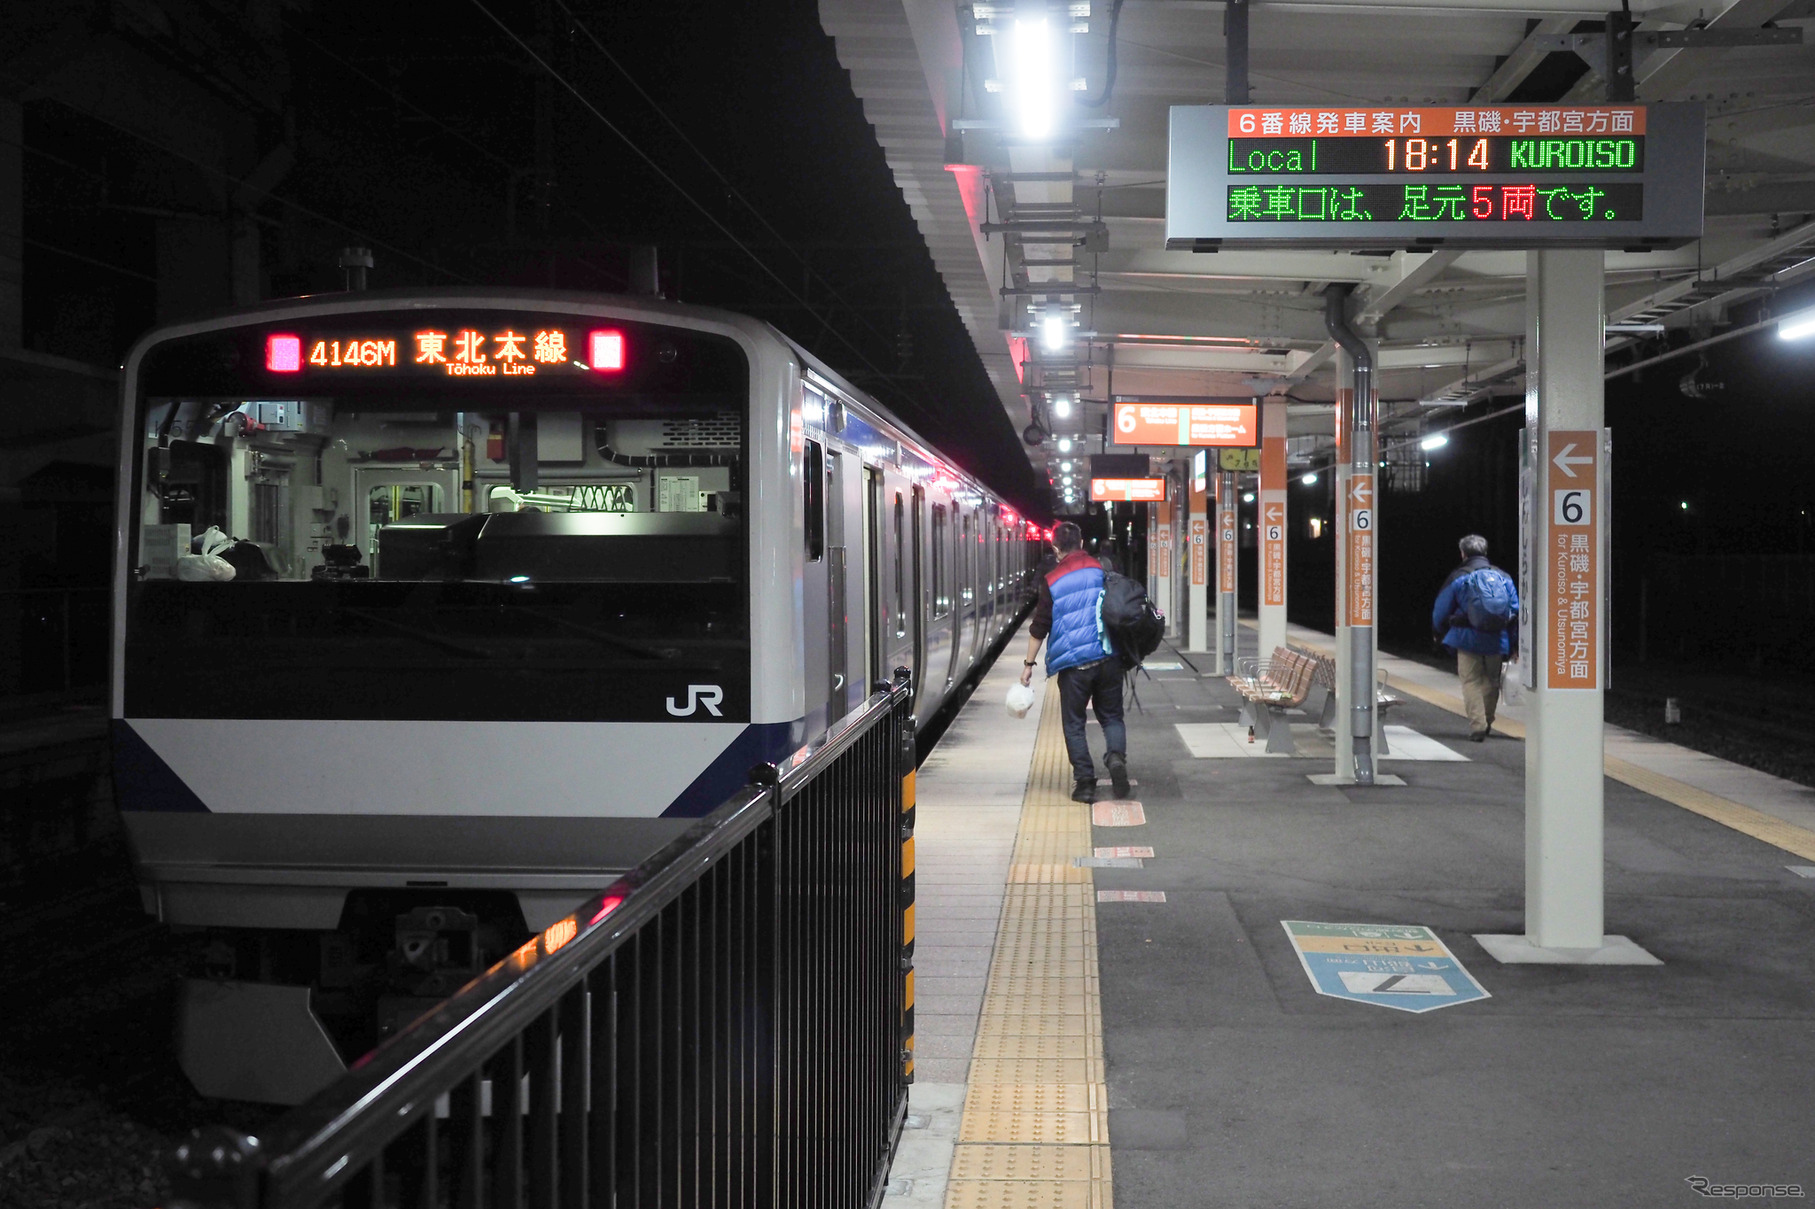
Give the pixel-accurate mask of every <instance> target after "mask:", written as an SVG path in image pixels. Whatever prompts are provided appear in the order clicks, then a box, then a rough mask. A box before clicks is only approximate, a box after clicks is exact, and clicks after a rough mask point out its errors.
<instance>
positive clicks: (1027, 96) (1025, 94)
mask: <svg viewBox="0 0 1815 1209" xmlns="http://www.w3.org/2000/svg"><path fill="white" fill-rule="evenodd" d="M1013 43H1014V52H1013V53H1014V73H1015V74H1014V96H1015V109H1016V117H1017V118H1018V119H1019V121H1020V126H1021V134H1022V135H1023V136H1024V137H1026V138H1030V139H1044V138H1049V137H1050V136H1051V135H1052V128H1053V110H1054V109H1055V108H1056V107H1057V106H1056V104H1055V102H1056V101H1057V99H1058V98H1057V93H1058V89H1057V88H1056V87H1054V78H1053V77H1054V74H1055V73H1054V71H1053V68H1054V63H1053V46H1052V27H1051V26H1050V25H1049V24H1048V23H1047V20H1046V18H1045V17H1044V16H1039V17H1019V16H1017V17H1016V18H1015V32H1014V38H1013Z"/></svg>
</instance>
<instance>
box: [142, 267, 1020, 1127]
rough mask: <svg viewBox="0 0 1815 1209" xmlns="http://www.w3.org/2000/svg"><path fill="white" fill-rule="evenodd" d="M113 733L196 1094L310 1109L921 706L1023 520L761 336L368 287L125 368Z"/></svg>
mask: <svg viewBox="0 0 1815 1209" xmlns="http://www.w3.org/2000/svg"><path fill="white" fill-rule="evenodd" d="M124 391H125V399H124V408H123V415H124V417H125V418H124V422H123V425H122V435H121V443H120V458H121V462H120V465H121V476H120V483H121V493H120V503H119V515H118V521H119V541H118V544H117V550H116V567H115V583H116V589H115V592H116V610H115V627H114V634H113V652H112V654H113V664H112V666H113V673H112V685H111V706H112V709H111V714H112V720H113V721H112V726H113V738H114V760H115V775H116V784H117V791H118V796H119V804H120V808H121V811H122V815H123V817H124V819H125V824H126V829H127V833H128V836H129V838H130V841H131V844H132V847H133V853H134V859H135V862H136V865H137V870H138V875H139V879H140V884H141V889H142V893H143V896H144V900H145V905H146V909H147V910H148V911H150V912H152V913H154V914H156V915H157V916H158V917H159V918H161V919H163V920H164V921H166V922H168V923H169V924H171V925H172V926H174V927H176V928H179V929H184V930H187V931H189V932H191V933H193V934H194V935H195V937H196V938H197V953H198V957H197V961H198V969H197V970H196V971H195V973H196V976H195V977H194V978H191V979H190V980H188V981H187V982H186V983H185V991H184V1000H185V1002H184V1012H183V1022H184V1023H183V1025H182V1035H181V1036H180V1037H179V1047H180V1050H181V1056H182V1060H183V1063H184V1066H185V1069H186V1070H187V1071H188V1072H189V1073H190V1075H191V1078H192V1079H194V1080H195V1082H196V1083H197V1085H198V1087H200V1088H201V1090H203V1091H204V1093H206V1094H211V1095H224V1096H235V1097H240V1098H256V1099H266V1100H275V1101H291V1100H295V1099H297V1098H299V1097H300V1096H302V1095H305V1094H307V1092H308V1091H310V1090H312V1088H313V1087H314V1086H317V1085H319V1084H320V1083H321V1082H322V1081H324V1079H325V1078H326V1077H328V1076H330V1075H331V1074H332V1073H333V1071H334V1070H336V1069H338V1063H339V1061H341V1060H343V1059H344V1058H345V1057H346V1056H348V1055H349V1054H356V1053H358V1052H363V1047H364V1046H367V1045H369V1044H370V1043H371V1042H372V1041H373V1040H375V1039H376V1037H377V1036H380V1035H382V1034H383V1032H384V1031H385V1030H387V1029H388V1028H390V1027H392V1026H394V1025H395V1024H396V1023H399V1022H402V1021H405V1020H407V1019H408V1018H409V1017H410V1016H412V1015H414V1014H415V1013H416V1012H417V1011H420V1010H421V1008H422V1006H423V1005H424V1004H426V1003H427V1002H430V1001H432V1000H434V999H437V998H439V997H441V996H442V995H445V994H446V993H447V992H448V991H450V990H452V989H453V988H454V987H455V986H458V985H459V984H460V983H461V982H463V981H465V979H466V978H467V977H470V975H471V973H473V972H476V971H477V970H478V969H481V968H483V966H484V965H485V964H487V963H488V961H489V960H491V959H495V957H497V956H501V955H502V953H503V952H505V951H507V950H508V947H509V946H511V945H512V944H514V943H516V941H517V940H518V939H520V938H521V937H522V936H523V935H527V934H528V932H530V931H533V930H536V929H539V928H541V927H544V926H546V924H547V923H548V922H550V921H552V920H553V919H555V918H558V917H559V916H561V915H562V914H564V913H565V912H566V911H567V910H568V909H570V908H571V906H572V905H573V903H574V901H576V900H577V899H578V898H579V897H580V896H582V895H583V894H585V893H586V892H588V891H593V890H596V889H597V888H598V887H599V886H600V884H601V882H602V880H605V879H608V878H609V877H610V876H611V875H612V874H614V873H615V872H617V871H621V870H623V869H625V868H628V867H629V866H631V865H632V864H634V863H635V862H636V861H637V860H639V859H641V858H642V857H643V856H644V855H646V854H648V853H650V852H652V851H654V850H655V849H656V848H657V847H659V846H660V845H661V844H663V843H665V842H666V841H667V840H669V839H671V838H673V837H674V836H675V835H677V834H679V833H680V832H681V831H682V830H683V829H684V828H685V827H686V826H687V825H688V823H689V822H690V821H691V820H692V819H693V818H696V817H698V816H700V815H702V814H704V813H706V812H708V811H709V810H711V809H712V808H713V807H714V806H716V805H717V804H718V803H719V802H720V801H722V800H724V798H726V797H727V796H729V794H730V793H732V792H733V791H735V789H736V788H737V787H738V786H739V785H741V784H742V783H743V781H744V779H745V775H746V773H747V771H748V770H749V768H750V767H751V766H752V765H753V764H755V763H757V762H759V761H775V760H778V759H780V758H782V757H784V756H785V755H787V754H788V753H790V752H792V751H794V750H796V749H798V748H799V747H800V746H801V745H802V744H803V743H806V742H808V741H810V740H811V739H812V738H813V737H814V736H815V735H817V734H819V733H822V732H823V731H824V730H825V729H826V728H827V726H828V725H829V724H830V723H832V722H835V721H836V720H837V719H838V718H839V717H841V716H842V715H843V714H845V713H846V712H847V711H849V710H850V709H851V708H852V707H853V706H854V705H855V704H857V703H860V702H861V701H862V700H863V699H864V697H865V696H866V695H867V693H868V691H869V686H870V685H871V684H872V683H873V682H874V681H876V680H877V679H880V678H884V677H886V676H887V675H888V674H889V672H890V670H891V669H893V668H895V667H898V666H900V667H908V668H911V669H912V670H913V671H914V673H915V684H916V686H917V694H918V695H917V700H916V709H917V714H918V716H920V717H921V718H926V717H929V716H931V715H932V714H933V713H934V712H935V711H937V710H938V709H939V707H940V706H941V705H942V704H943V703H944V702H945V700H946V699H947V697H948V695H949V694H951V693H952V692H953V691H954V689H955V688H956V687H957V686H958V685H959V684H960V683H961V682H962V681H963V679H964V677H965V676H966V675H967V674H968V673H969V672H971V671H972V670H973V669H974V668H976V667H977V666H978V665H979V664H980V662H981V661H982V660H984V659H985V658H986V657H987V652H988V650H989V648H990V647H991V645H992V644H993V643H995V642H996V641H997V640H998V639H1000V638H1001V637H1002V636H1003V635H1004V633H1005V632H1006V630H1007V628H1008V627H1010V626H1011V625H1012V624H1013V621H1014V618H1015V616H1016V613H1017V611H1018V608H1019V606H1020V604H1021V602H1022V601H1023V599H1024V588H1025V582H1026V580H1027V577H1028V576H1029V575H1030V574H1031V573H1032V570H1033V567H1034V564H1035V561H1036V559H1037V556H1038V544H1037V543H1036V542H1035V541H1034V540H1032V536H1033V531H1032V530H1031V529H1030V527H1029V526H1028V525H1027V524H1026V523H1025V522H1024V521H1022V520H1021V519H1019V518H1017V517H1016V516H1014V514H1013V513H1012V512H1011V511H1010V510H1008V509H1007V508H1006V507H1004V506H1003V504H1002V503H1001V502H1000V501H999V500H997V499H996V498H994V497H993V496H992V495H991V494H990V492H989V491H988V490H987V489H986V488H985V487H984V486H983V485H982V484H980V483H978V482H976V481H974V480H972V479H970V478H969V477H967V476H966V475H964V474H962V473H961V472H959V471H957V470H955V469H953V468H952V467H951V465H950V464H949V463H948V462H946V461H945V460H943V459H941V457H940V456H939V454H938V452H937V450H936V449H934V448H933V447H932V446H931V445H929V444H928V443H926V442H924V441H922V440H920V439H919V438H918V437H916V436H915V435H914V434H913V433H912V432H910V431H909V430H908V429H907V428H905V427H904V426H903V425H901V424H899V423H897V422H896V421H895V420H894V419H893V418H892V417H890V416H889V415H888V414H887V412H886V411H885V410H884V409H882V408H881V407H879V406H878V405H877V404H876V403H875V402H874V401H873V400H871V399H869V398H867V397H866V396H864V395H863V394H862V393H861V392H859V391H857V390H855V389H853V388H851V387H850V386H849V384H847V383H845V382H844V381H842V380H841V379H840V378H839V377H838V376H837V375H836V374H835V373H833V372H832V371H831V370H829V369H828V368H827V367H825V366H824V365H822V364H820V363H819V362H817V361H816V360H815V359H814V358H812V357H811V356H810V355H809V354H807V353H805V352H804V351H803V350H802V349H800V348H799V347H798V346H796V345H794V344H792V343H791V342H789V341H788V340H787V339H786V338H784V337H782V336H781V335H780V334H779V333H777V332H776V331H774V330H773V329H772V328H770V327H768V326H767V325H765V324H762V323H760V322H757V321H754V320H751V319H748V318H745V317H742V316H738V315H734V314H729V313H725V312H718V311H709V310H702V309H698V308H691V307H685V306H681V305H677V304H672V303H666V302H662V301H660V300H656V299H643V298H631V297H611V296H597V295H578V294H557V293H529V292H522V291H490V290H487V291H477V290H467V291H427V292H409V293H378V292H374V293H357V294H347V295H339V296H331V297H322V298H303V299H297V300H293V301H289V302H282V303H273V304H269V305H266V306H262V307H258V308H253V309H249V310H244V311H239V312H235V313H233V314H230V315H227V316H223V317H220V318H217V319H213V320H208V321H203V322H196V323H191V324H185V325H180V326H175V327H170V328H165V329H161V330H159V331H156V332H153V333H152V334H150V335H149V336H147V337H146V338H145V339H144V340H142V341H141V342H140V343H139V344H138V345H137V346H136V347H135V348H134V349H133V351H132V353H131V354H130V356H129V359H128V361H127V364H126V367H125V374H124Z"/></svg>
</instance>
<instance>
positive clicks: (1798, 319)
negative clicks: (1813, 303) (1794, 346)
mask: <svg viewBox="0 0 1815 1209" xmlns="http://www.w3.org/2000/svg"><path fill="white" fill-rule="evenodd" d="M1777 334H1778V336H1779V337H1781V338H1782V339H1785V340H1806V339H1808V338H1809V337H1810V336H1815V307H1811V308H1810V309H1808V310H1806V311H1797V312H1795V313H1794V314H1790V315H1785V316H1784V317H1783V318H1782V319H1779V320H1778V321H1777Z"/></svg>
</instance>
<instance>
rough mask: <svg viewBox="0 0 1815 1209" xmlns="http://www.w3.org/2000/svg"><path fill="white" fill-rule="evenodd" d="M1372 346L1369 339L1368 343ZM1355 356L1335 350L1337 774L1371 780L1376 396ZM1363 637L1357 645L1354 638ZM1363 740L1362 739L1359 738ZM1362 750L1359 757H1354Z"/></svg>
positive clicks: (1375, 728)
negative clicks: (1361, 394) (1363, 394)
mask: <svg viewBox="0 0 1815 1209" xmlns="http://www.w3.org/2000/svg"><path fill="white" fill-rule="evenodd" d="M1369 347H1370V348H1371V347H1372V345H1371V343H1370V345H1369ZM1355 370H1356V366H1355V361H1354V359H1353V358H1351V357H1350V356H1349V355H1348V354H1347V353H1346V352H1344V351H1342V350H1338V351H1337V354H1336V465H1335V472H1336V474H1335V477H1336V516H1335V517H1334V521H1335V525H1336V708H1337V721H1336V726H1335V732H1336V736H1335V737H1336V759H1335V767H1334V768H1333V770H1332V773H1333V779H1334V780H1335V781H1337V782H1339V783H1343V784H1353V783H1357V782H1359V783H1362V784H1373V783H1375V778H1376V776H1377V775H1378V771H1379V770H1378V769H1377V768H1376V767H1375V760H1376V758H1377V753H1378V752H1379V751H1380V711H1379V710H1378V709H1376V708H1374V693H1375V689H1376V686H1377V682H1376V680H1375V673H1374V669H1375V668H1376V667H1377V666H1378V665H1379V660H1380V646H1379V631H1378V628H1377V627H1376V625H1375V616H1374V612H1375V610H1374V602H1375V593H1376V587H1377V584H1378V576H1379V567H1378V564H1377V558H1378V552H1379V549H1380V547H1379V543H1378V541H1377V540H1376V538H1375V525H1376V521H1377V518H1378V515H1379V513H1378V510H1377V508H1376V500H1375V499H1374V491H1375V484H1376V482H1377V479H1376V475H1375V471H1376V469H1377V467H1376V465H1375V463H1376V462H1377V461H1378V458H1377V457H1376V450H1377V448H1378V446H1377V444H1376V442H1375V439H1374V431H1375V423H1376V417H1377V416H1378V411H1379V398H1378V395H1377V394H1375V393H1374V389H1373V378H1372V375H1362V376H1361V388H1362V389H1364V390H1366V391H1367V392H1368V396H1367V398H1365V399H1363V400H1362V401H1361V403H1360V404H1357V403H1356V399H1355V392H1356V389H1357V374H1356V372H1355ZM1358 642H1360V643H1366V644H1367V645H1366V646H1365V647H1364V648H1363V649H1362V650H1360V651H1357V650H1356V644H1357V643H1358ZM1358 740H1359V742H1358ZM1358 756H1359V757H1360V758H1359V759H1358V758H1357V757H1358Z"/></svg>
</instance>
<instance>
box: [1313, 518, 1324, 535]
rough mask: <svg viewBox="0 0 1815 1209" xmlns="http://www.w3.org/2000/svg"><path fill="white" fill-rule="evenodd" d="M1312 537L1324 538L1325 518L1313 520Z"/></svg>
mask: <svg viewBox="0 0 1815 1209" xmlns="http://www.w3.org/2000/svg"><path fill="white" fill-rule="evenodd" d="M1311 536H1312V537H1322V536H1323V517H1321V516H1314V517H1312V518H1311Z"/></svg>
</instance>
